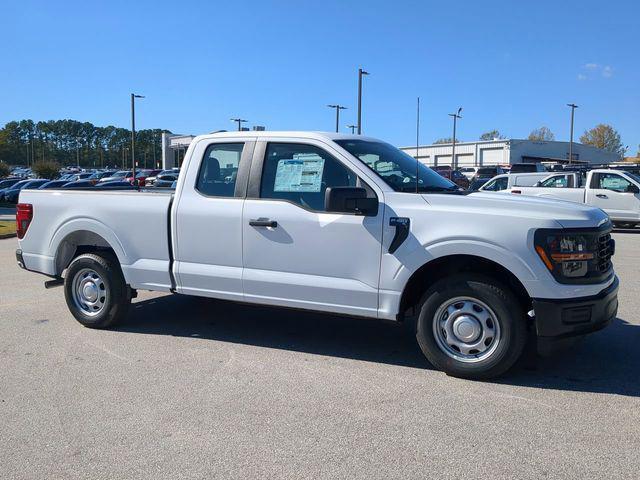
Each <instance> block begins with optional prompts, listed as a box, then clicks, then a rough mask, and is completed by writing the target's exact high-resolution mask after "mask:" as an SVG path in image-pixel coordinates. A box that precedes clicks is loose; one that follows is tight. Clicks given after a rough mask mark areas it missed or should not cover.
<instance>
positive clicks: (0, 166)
mask: <svg viewBox="0 0 640 480" xmlns="http://www.w3.org/2000/svg"><path fill="white" fill-rule="evenodd" d="M10 173H11V169H10V168H9V165H7V164H6V163H4V162H0V178H2V177H8V176H9V174H10Z"/></svg>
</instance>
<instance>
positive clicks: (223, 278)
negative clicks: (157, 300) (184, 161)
mask: <svg viewBox="0 0 640 480" xmlns="http://www.w3.org/2000/svg"><path fill="white" fill-rule="evenodd" d="M254 147H255V139H244V140H243V139H236V138H225V139H223V138H220V139H216V140H213V141H212V140H206V139H203V140H201V141H199V142H198V144H197V145H196V146H195V147H194V150H193V154H192V155H191V157H190V160H189V165H186V166H184V167H183V168H185V173H186V176H185V178H184V183H183V184H182V188H181V194H180V195H179V196H178V197H177V199H176V202H178V204H177V205H176V206H175V216H174V219H175V221H174V227H173V232H174V256H175V258H174V273H175V276H176V284H177V291H178V292H179V293H185V294H190V295H200V296H208V297H215V298H226V299H232V300H241V299H242V207H243V204H244V199H245V195H246V189H247V179H248V174H249V168H250V164H251V156H252V154H253V149H254ZM194 162H198V163H197V164H195V165H194V164H193V163H194Z"/></svg>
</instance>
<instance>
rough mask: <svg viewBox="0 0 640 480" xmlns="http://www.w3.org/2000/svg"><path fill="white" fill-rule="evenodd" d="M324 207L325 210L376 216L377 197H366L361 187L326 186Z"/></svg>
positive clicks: (365, 192)
mask: <svg viewBox="0 0 640 480" xmlns="http://www.w3.org/2000/svg"><path fill="white" fill-rule="evenodd" d="M324 208H325V210H326V211H327V212H334V213H355V214H356V215H367V216H376V215H377V214H378V198H377V197H374V198H367V191H366V190H365V189H364V188H362V187H328V188H327V190H326V191H325V194H324Z"/></svg>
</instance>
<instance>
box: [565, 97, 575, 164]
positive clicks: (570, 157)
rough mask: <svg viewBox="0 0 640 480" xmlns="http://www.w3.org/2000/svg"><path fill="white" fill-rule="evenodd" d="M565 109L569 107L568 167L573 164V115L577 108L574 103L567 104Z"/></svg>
mask: <svg viewBox="0 0 640 480" xmlns="http://www.w3.org/2000/svg"><path fill="white" fill-rule="evenodd" d="M567 107H571V132H570V134H569V165H571V163H573V114H574V112H575V110H576V108H578V105H576V104H575V103H567Z"/></svg>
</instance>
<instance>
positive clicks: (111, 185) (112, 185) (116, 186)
mask: <svg viewBox="0 0 640 480" xmlns="http://www.w3.org/2000/svg"><path fill="white" fill-rule="evenodd" d="M96 188H97V189H101V190H136V188H135V187H134V186H133V185H131V183H129V182H126V181H123V180H114V181H113V182H104V183H99V184H98V185H96Z"/></svg>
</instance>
